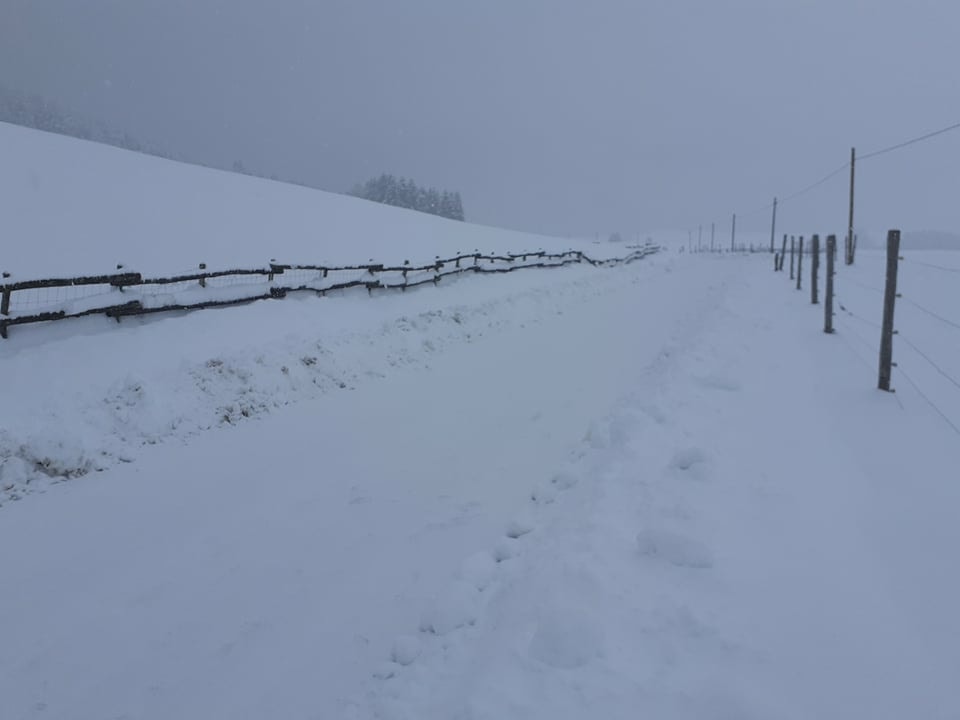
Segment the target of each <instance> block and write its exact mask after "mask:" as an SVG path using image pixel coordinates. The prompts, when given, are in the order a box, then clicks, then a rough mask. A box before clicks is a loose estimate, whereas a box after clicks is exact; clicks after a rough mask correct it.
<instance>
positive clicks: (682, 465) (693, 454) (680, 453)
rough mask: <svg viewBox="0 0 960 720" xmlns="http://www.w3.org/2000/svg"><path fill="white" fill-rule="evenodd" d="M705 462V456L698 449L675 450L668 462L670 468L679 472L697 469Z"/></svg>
mask: <svg viewBox="0 0 960 720" xmlns="http://www.w3.org/2000/svg"><path fill="white" fill-rule="evenodd" d="M706 462H707V454H706V453H705V452H704V451H703V450H701V449H700V448H698V447H690V448H683V449H681V450H677V451H676V452H675V453H674V454H673V458H672V459H671V460H670V466H671V467H672V468H674V469H675V470H679V471H681V472H689V471H691V470H694V469H697V468H698V467H699V466H701V465H703V464H704V463H706Z"/></svg>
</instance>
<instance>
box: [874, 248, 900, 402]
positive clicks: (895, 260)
mask: <svg viewBox="0 0 960 720" xmlns="http://www.w3.org/2000/svg"><path fill="white" fill-rule="evenodd" d="M899 259H900V231H899V230H891V231H889V232H888V233H887V285H886V288H885V289H884V292H883V325H882V327H881V331H880V378H879V380H878V382H877V387H878V388H880V389H881V390H886V391H887V392H891V390H890V375H891V373H892V369H893V333H894V329H893V311H894V307H895V306H896V303H897V267H898V265H899Z"/></svg>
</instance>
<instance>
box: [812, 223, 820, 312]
mask: <svg viewBox="0 0 960 720" xmlns="http://www.w3.org/2000/svg"><path fill="white" fill-rule="evenodd" d="M810 241H811V242H812V243H813V247H812V248H811V253H812V254H811V257H810V304H811V305H817V304H819V302H820V301H819V299H818V298H817V282H818V278H817V274H818V272H819V270H820V236H819V235H814V236H813V237H812V238H810Z"/></svg>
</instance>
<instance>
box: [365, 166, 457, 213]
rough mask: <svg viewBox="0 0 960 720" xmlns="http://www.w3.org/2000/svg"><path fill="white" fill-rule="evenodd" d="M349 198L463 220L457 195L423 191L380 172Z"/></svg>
mask: <svg viewBox="0 0 960 720" xmlns="http://www.w3.org/2000/svg"><path fill="white" fill-rule="evenodd" d="M350 194H351V195H354V196H355V197H359V198H363V199H364V200H372V201H373V202H378V203H383V204H384V205H393V206H395V207H401V208H407V209H408V210H418V211H420V212H425V213H430V214H431V215H439V216H440V217H445V218H450V219H451V220H463V219H464V215H463V201H462V200H461V199H460V193H459V192H450V191H448V190H442V191H441V190H437V189H436V188H425V187H420V186H419V185H417V184H416V183H415V182H414V181H413V180H409V179H408V178H402V177H401V178H398V177H395V176H394V175H388V174H386V173H384V174H383V175H381V176H380V177H377V178H372V179H370V180H367V181H366V182H365V183H362V184H361V185H357V186H356V187H354V188H353V190H351V191H350Z"/></svg>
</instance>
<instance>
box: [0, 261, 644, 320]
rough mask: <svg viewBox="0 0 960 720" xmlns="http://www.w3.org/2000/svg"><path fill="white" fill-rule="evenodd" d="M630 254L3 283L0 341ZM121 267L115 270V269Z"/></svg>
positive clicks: (0, 290)
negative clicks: (30, 327) (291, 296)
mask: <svg viewBox="0 0 960 720" xmlns="http://www.w3.org/2000/svg"><path fill="white" fill-rule="evenodd" d="M627 247H628V249H631V250H632V252H630V253H629V254H627V255H625V256H623V257H617V258H609V259H602V260H598V259H593V258H590V257H589V256H587V255H586V254H584V253H583V252H581V251H579V250H570V251H567V252H562V253H548V252H544V251H542V250H540V251H537V252H528V253H518V254H505V255H494V254H490V255H485V254H482V253H480V252H476V251H475V252H473V253H470V254H458V255H456V256H454V257H449V258H443V259H441V258H440V257H436V258H435V259H434V260H433V262H431V263H428V264H423V265H411V264H410V261H409V260H408V261H405V262H404V263H403V265H398V266H389V265H383V264H368V265H344V266H327V265H292V264H282V263H277V262H271V263H270V264H269V265H267V266H265V267H262V268H253V269H249V268H248V269H235V270H217V271H209V272H208V271H207V269H206V265H205V264H200V266H199V268H198V271H197V272H189V273H185V274H180V275H174V276H170V277H144V276H143V275H141V273H138V272H117V273H114V274H110V275H93V276H84V277H73V278H50V279H45V280H27V281H22V282H7V283H5V284H2V285H0V337H2V338H4V339H6V338H8V336H9V328H10V327H11V326H14V325H26V324H32V323H45V322H52V321H55V320H65V319H69V318H79V317H83V316H86V315H106V316H107V317H112V318H115V319H116V320H117V322H119V321H120V319H121V318H123V317H125V316H135V315H149V314H153V313H163V312H173V311H178V310H179V311H185V310H199V309H204V308H216V307H227V306H232V305H243V304H247V303H251V302H256V301H258V300H274V299H280V298H284V297H286V296H287V294H288V293H292V292H315V293H317V294H319V295H326V294H327V293H329V292H336V291H342V290H347V289H349V288H366V290H367V292H368V293H370V294H372V293H373V292H374V291H380V290H400V291H405V290H407V288H413V287H418V286H421V285H427V284H433V285H436V284H438V283H439V282H440V281H441V280H442V279H443V278H448V277H451V276H454V275H461V274H465V273H480V274H487V273H509V272H515V271H517V270H527V269H534V268H560V267H565V266H567V265H576V264H580V263H586V264H589V265H592V266H594V267H610V266H614V265H625V264H628V263H631V262H634V261H636V260H640V259H642V258H644V257H647V256H648V255H652V254H654V253H656V252H658V251H659V250H660V248H659V246H656V245H652V244H650V243H647V244H646V245H643V246H639V245H634V246H627ZM119 270H122V268H119V267H118V271H119Z"/></svg>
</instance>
